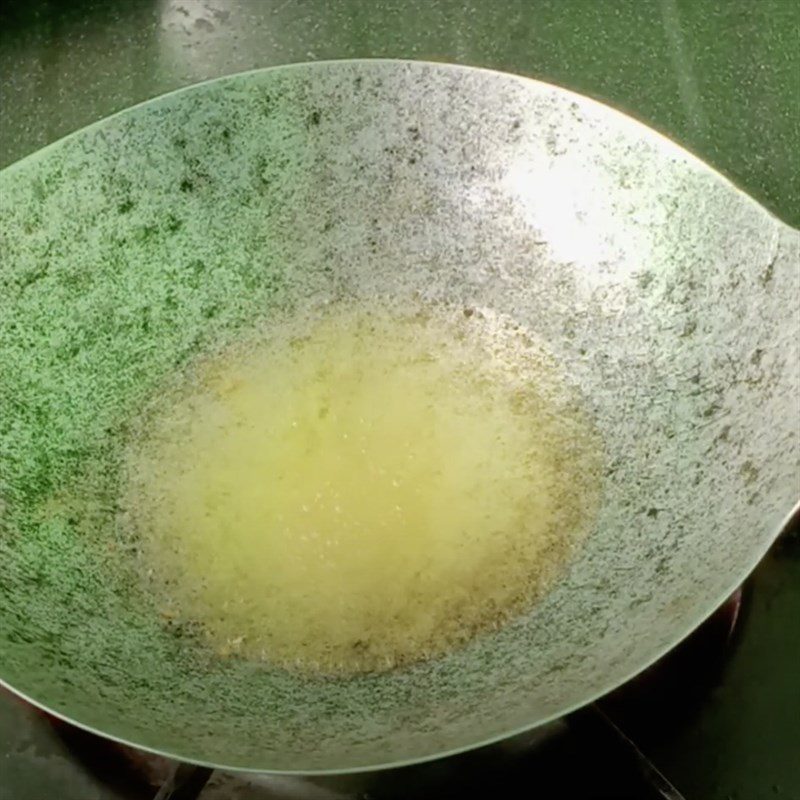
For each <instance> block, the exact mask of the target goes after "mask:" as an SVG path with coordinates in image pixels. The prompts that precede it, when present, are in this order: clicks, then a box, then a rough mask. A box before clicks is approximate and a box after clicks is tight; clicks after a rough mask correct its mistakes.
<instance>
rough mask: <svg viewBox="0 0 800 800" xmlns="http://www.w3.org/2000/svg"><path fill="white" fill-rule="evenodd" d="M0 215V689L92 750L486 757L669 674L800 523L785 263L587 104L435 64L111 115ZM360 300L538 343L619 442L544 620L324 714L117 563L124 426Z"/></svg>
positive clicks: (658, 145)
mask: <svg viewBox="0 0 800 800" xmlns="http://www.w3.org/2000/svg"><path fill="white" fill-rule="evenodd" d="M0 183H1V185H2V194H1V195H0V219H1V221H2V226H0V229H1V230H2V232H3V237H4V241H3V245H4V261H3V266H2V275H3V280H4V281H5V285H6V291H5V293H4V294H3V296H2V299H1V300H0V303H2V304H3V305H2V307H0V310H1V311H2V313H0V326H2V328H0V359H2V363H3V373H2V381H3V382H2V384H0V391H2V392H4V394H3V401H4V403H5V404H6V406H7V407H8V408H12V409H13V414H12V415H11V416H10V417H8V418H7V420H8V421H7V422H6V425H5V427H4V429H3V430H2V438H0V447H2V450H0V454H2V458H3V470H4V472H3V475H2V484H1V485H0V491H2V493H3V513H4V517H3V520H4V531H3V539H2V544H0V548H2V557H3V560H4V564H7V565H8V569H7V571H6V572H5V573H4V584H3V592H2V594H0V615H2V620H3V625H2V633H0V636H3V637H4V638H5V641H4V643H3V648H4V651H5V653H6V654H7V657H6V658H5V660H4V664H3V670H4V671H3V673H2V677H3V678H4V679H5V680H7V681H8V683H10V684H11V685H12V686H13V687H14V688H16V689H17V690H19V691H21V692H23V693H25V694H28V695H30V696H31V697H33V698H34V699H36V700H37V701H39V702H41V703H44V704H46V705H48V706H50V707H52V708H54V709H55V710H56V711H58V712H60V713H63V714H67V715H69V716H71V717H73V718H74V719H76V720H77V721H79V722H80V723H82V724H84V725H89V726H94V727H97V728H99V729H102V730H103V731H105V732H107V733H110V734H112V735H115V736H118V737H121V738H125V739H130V740H132V741H134V742H136V743H138V744H140V745H143V746H146V747H150V748H156V749H161V750H165V751H168V752H170V753H173V754H175V755H178V756H180V757H183V758H187V759H192V760H200V761H210V762H214V763H221V764H225V765H228V766H235V767H247V768H254V769H277V770H281V769H284V770H314V769H345V768H359V767H366V766H374V765H377V764H379V763H393V762H401V761H404V760H411V759H416V758H421V757H426V756H431V755H435V754H437V753H441V752H443V751H448V750H452V749H457V748H461V747H466V746H470V745H473V744H476V743H478V742H480V741H485V740H487V739H490V738H493V737H497V736H501V735H504V734H507V733H509V732H511V731H513V730H517V729H520V728H523V727H527V726H531V725H535V724H537V723H540V722H542V721H544V720H545V719H548V718H550V717H552V716H554V715H558V714H561V713H563V712H565V711H567V710H569V709H570V708H572V707H574V706H576V705H578V704H581V703H584V702H586V701H587V700H588V699H591V698H592V697H594V696H596V695H597V694H599V693H601V692H603V691H605V690H607V689H609V688H611V687H612V686H614V685H616V684H617V683H619V682H620V681H622V680H624V679H625V678H627V677H628V676H629V675H630V674H632V673H633V672H635V671H637V670H638V669H640V668H641V667H642V666H644V665H645V664H646V663H648V662H649V661H651V660H652V659H653V658H655V657H656V656H657V655H659V654H660V653H661V652H663V651H664V650H665V649H666V648H668V647H669V646H670V645H672V644H674V643H675V641H677V639H678V638H680V637H681V636H682V635H684V634H685V633H686V632H687V631H688V630H689V629H690V628H691V627H692V626H693V625H694V624H696V623H697V622H699V621H700V619H701V618H702V617H703V616H704V615H705V614H707V613H709V612H710V611H711V610H712V609H713V608H714V607H715V605H716V604H717V602H718V601H719V600H721V599H722V598H723V597H724V596H725V595H726V594H727V592H728V591H729V590H730V589H731V588H732V587H733V586H735V585H736V583H737V582H738V581H739V580H741V578H742V577H743V576H744V575H745V574H746V573H747V572H748V571H749V570H750V569H751V568H752V566H753V565H754V564H755V562H756V561H757V560H758V558H759V557H760V556H761V555H762V554H763V552H764V550H765V549H766V547H767V546H768V545H769V543H770V542H771V541H772V539H773V538H774V536H775V535H776V534H777V532H778V530H779V527H780V525H781V523H782V522H783V520H784V518H785V516H786V514H787V513H788V511H789V510H790V509H791V507H792V504H793V503H794V502H795V500H796V486H795V483H796V477H795V476H796V469H797V454H798V442H797V430H796V426H795V425H794V424H793V417H792V412H793V409H794V402H795V400H794V398H795V397H796V393H797V389H798V375H797V369H798V360H797V350H796V348H797V342H796V340H795V337H794V335H793V330H794V328H793V324H794V322H795V319H794V317H793V314H794V311H793V309H792V308H790V307H788V306H787V304H786V303H785V297H787V296H795V295H796V292H797V289H798V268H797V261H798V238H799V237H798V234H797V232H795V231H792V230H790V229H789V228H787V227H786V226H784V225H782V224H781V223H779V222H778V221H776V220H775V219H774V218H772V217H771V216H770V215H769V214H767V213H766V212H765V211H764V210H763V209H762V208H760V207H759V206H757V205H756V204H755V203H754V202H753V201H752V200H750V199H749V198H747V197H746V196H745V195H743V194H741V193H740V192H738V191H737V190H736V189H734V188H733V187H732V186H731V185H730V184H728V183H726V182H725V181H724V180H723V179H721V178H720V177H719V176H718V175H716V174H715V173H713V172H712V171H710V170H709V169H708V168H707V167H705V166H704V165H702V164H701V163H700V162H698V161H696V160H695V159H693V158H692V157H690V156H688V155H687V154H685V153H684V152H683V151H681V150H680V149H678V148H677V147H675V146H674V145H672V144H671V143H669V142H668V141H666V140H665V139H663V138H661V137H659V136H658V135H656V134H653V133H652V132H651V131H648V130H647V129H645V128H644V127H642V126H640V125H638V124H637V123H634V122H633V121H631V120H630V119H627V118H625V117H623V116H622V115H620V114H618V113H616V112H613V111H611V110H609V109H607V108H605V107H602V106H599V105H597V104H595V103H593V102H591V101H587V100H585V99H584V98H581V97H579V96H576V95H573V94H570V93H568V92H564V91H562V90H557V89H554V88H552V87H550V86H547V85H544V84H539V83H536V82H532V81H526V80H524V79H518V78H514V77H510V76H505V75H500V74H497V73H489V72H482V71H477V70H468V69H460V68H454V67H445V66H432V65H424V64H409V63H397V62H394V63H388V62H386V63H378V62H358V63H334V64H319V65H309V66H305V67H295V68H287V69H278V70H273V71H265V72H259V73H252V74H248V75H242V76H238V77H234V78H230V79H225V80H222V81H219V82H214V83H211V84H206V85H203V86H200V87H197V88H194V89H190V90H187V91H185V92H181V93H177V94H173V95H169V96H167V97H165V98H162V99H160V100H157V101H154V102H153V103H150V104H147V105H145V106H141V107H139V108H136V109H133V110H132V111H130V112H126V113H124V114H121V115H118V116H116V117H114V118H112V119H110V120H107V121H105V122H103V123H100V124H99V125H97V126H93V127H92V128H90V129H87V130H86V131H84V132H81V133H80V134H78V135H77V136H74V137H71V138H69V139H67V140H65V141H63V142H61V143H58V144H57V145H55V146H53V147H51V148H49V149H47V150H45V151H43V152H42V153H39V154H37V155H36V156H34V157H32V158H31V159H28V160H26V161H23V162H20V163H19V164H17V165H15V166H13V167H12V168H10V169H8V170H6V171H5V172H3V173H2V175H0ZM376 294H380V295H381V296H386V295H388V296H397V297H408V296H411V295H421V296H422V297H424V298H425V299H426V300H428V301H432V302H435V301H447V302H450V303H463V304H464V305H467V306H469V307H482V306H485V307H488V308H491V309H493V310H495V311H500V312H503V313H505V314H507V315H509V316H511V317H513V318H516V319H518V320H519V321H520V322H521V323H523V324H525V325H527V326H528V327H530V328H532V329H534V330H535V331H536V333H537V334H538V335H539V336H541V337H542V338H543V339H544V340H545V341H546V342H547V343H548V345H549V346H550V348H551V349H552V350H553V351H554V353H555V354H556V355H557V356H558V357H559V358H560V359H561V361H562V363H563V364H564V366H565V369H566V371H567V373H568V374H569V375H570V377H571V378H572V380H573V381H575V383H576V384H577V385H578V387H579V388H580V389H581V390H582V392H583V394H584V395H585V396H586V397H588V398H589V399H590V406H591V411H592V413H593V414H594V416H595V418H596V420H597V424H598V427H599V429H600V431H601V433H602V435H603V437H604V439H605V444H606V458H607V464H608V470H607V475H606V484H605V504H604V507H603V510H602V512H601V515H600V518H599V520H598V524H597V529H596V531H595V532H594V534H593V535H592V537H591V538H590V540H589V543H588V545H587V547H586V548H585V550H584V551H583V552H582V554H581V556H580V557H579V558H578V560H577V561H576V563H575V564H574V565H573V567H572V569H571V571H570V573H569V575H568V576H567V577H566V579H565V580H564V581H563V582H562V584H561V585H560V586H558V587H557V588H556V590H555V591H554V592H553V593H552V594H551V595H550V596H549V597H548V598H547V599H546V601H545V602H544V603H543V604H542V605H541V606H540V607H538V608H537V609H536V610H535V611H534V612H533V613H531V614H529V615H527V616H526V617H525V618H523V619H520V620H519V621H518V622H517V623H515V624H514V625H512V626H510V627H508V628H506V629H504V630H503V631H500V632H498V633H496V634H493V635H490V636H485V637H482V638H481V639H479V640H477V641H475V642H474V643H473V644H471V645H470V646H469V647H467V648H465V649H464V650H463V651H460V652H457V653H454V654H452V655H450V656H448V657H446V658H444V659H440V660H438V661H436V662H433V663H431V664H428V665H424V666H420V667H416V668H414V669H409V670H406V671H402V672H398V673H395V674H391V675H387V676H382V677H375V678H363V679H358V680H351V681H346V682H332V681H327V682H322V681H311V680H301V679H299V678H293V677H291V676H288V675H286V674H282V673H278V672H270V671H269V670H267V669H265V668H264V667H263V666H260V665H259V666H258V667H253V666H251V665H248V664H247V663H244V662H240V663H237V662H226V663H219V662H216V661H214V660H213V659H209V658H208V657H207V655H205V654H204V653H203V651H202V648H199V647H197V646H196V645H195V644H193V643H192V642H191V641H190V640H188V641H187V640H186V639H183V640H182V639H181V638H180V637H179V636H176V631H174V630H170V626H169V625H168V624H166V625H165V624H164V623H163V621H161V620H160V619H159V616H158V613H157V609H155V608H153V607H152V606H153V603H152V601H151V600H150V598H147V597H142V596H140V593H137V588H136V585H135V583H134V582H133V580H132V577H131V575H130V574H129V573H128V572H127V571H126V569H125V566H124V565H125V561H124V559H123V558H118V557H117V556H116V555H115V554H114V553H113V552H112V553H111V554H109V552H108V547H107V544H108V543H109V542H110V541H113V526H112V525H111V522H112V520H113V512H114V508H113V497H114V496H115V493H114V490H115V486H114V479H115V475H116V467H117V466H118V458H119V437H117V436H116V435H115V430H116V428H115V426H117V425H118V423H119V422H120V421H121V420H124V418H125V416H126V414H127V415H129V414H131V413H135V410H136V408H137V407H138V404H139V403H140V402H142V401H143V399H144V398H145V397H146V396H147V393H148V390H151V389H152V387H154V386H156V385H157V384H158V381H159V379H161V378H162V377H163V376H164V375H165V374H167V373H168V371H169V370H171V369H173V368H174V367H175V365H176V364H179V363H183V362H184V361H185V360H186V359H187V358H189V357H190V356H191V355H193V354H195V353H197V352H200V351H202V350H203V349H204V348H208V347H211V346H213V345H215V344H216V343H218V342H220V341H224V340H225V339H226V338H228V337H235V336H236V335H237V334H238V333H239V332H241V331H242V330H246V329H247V327H248V326H250V325H252V324H254V323H256V322H257V321H258V320H259V319H260V318H262V317H263V316H264V315H266V314H269V313H270V310H271V309H278V308H282V309H283V308H287V307H291V306H292V304H295V303H299V302H304V301H306V300H310V299H315V300H320V299H325V300H330V299H336V298H339V297H359V298H369V297H371V296H375V295H376ZM756 411H757V412H758V413H755V412H756ZM87 467H90V469H88V471H87ZM79 477H80V480H81V481H82V483H81V484H76V483H75V481H77V480H78V478H79ZM78 485H79V486H80V488H81V490H82V492H81V497H82V498H83V499H84V500H85V498H87V497H88V498H92V502H91V503H88V504H87V503H82V504H79V511H80V513H78V514H77V515H76V513H75V505H74V504H73V503H72V502H71V500H68V499H67V500H65V497H66V498H71V497H72V496H73V495H74V494H75V493H76V486H78ZM722 500H724V502H721V501H722ZM177 633H180V632H177ZM98 697H100V698H102V702H97V698H98ZM487 707H490V708H492V714H491V715H490V716H487V714H486V713H485V709H486V708H487Z"/></svg>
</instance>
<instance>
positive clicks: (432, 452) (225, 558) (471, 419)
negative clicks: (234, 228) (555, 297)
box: [124, 307, 600, 675]
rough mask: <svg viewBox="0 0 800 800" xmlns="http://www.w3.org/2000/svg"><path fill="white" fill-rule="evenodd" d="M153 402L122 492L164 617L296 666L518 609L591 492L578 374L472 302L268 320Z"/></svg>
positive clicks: (345, 670) (250, 655) (353, 662)
mask: <svg viewBox="0 0 800 800" xmlns="http://www.w3.org/2000/svg"><path fill="white" fill-rule="evenodd" d="M143 420H144V421H143V423H142V425H141V426H140V430H139V431H138V433H137V435H136V437H135V438H134V440H133V441H132V443H131V445H130V447H129V451H128V454H127V468H126V476H127V477H126V481H127V484H126V486H127V488H126V493H125V498H124V506H125V507H126V508H127V509H128V515H129V520H130V524H131V525H132V526H133V528H134V529H135V532H136V536H137V537H138V538H139V540H140V543H141V551H142V553H143V559H144V563H145V567H146V569H145V572H146V573H147V575H148V576H149V578H148V581H149V582H150V584H151V585H152V588H153V589H154V590H155V591H156V592H157V594H158V596H159V598H160V602H161V605H162V607H163V613H164V614H165V615H169V616H171V617H175V618H178V619H181V620H185V621H191V622H192V623H194V624H195V625H196V626H199V627H200V629H201V630H202V631H203V635H204V637H205V638H206V639H207V641H208V644H210V645H211V646H212V647H213V648H214V649H215V650H216V652H217V653H218V654H219V655H222V656H237V657H241V658H247V659H255V660H264V661H268V662H270V663H272V664H275V665H279V666H282V667H286V668H290V669H293V670H299V671H302V672H312V673H318V674H320V673H321V674H333V675H351V674H356V673H364V672H371V671H383V670H387V669H391V668H393V667H397V666H402V665H406V664H410V663H412V662H415V661H419V660H421V659H425V658H429V657H433V656H437V655H441V654H443V653H444V652H446V651H448V650H451V649H453V648H455V647H457V646H459V645H460V644H462V643H464V642H466V641H467V640H469V639H470V638H471V637H473V636H474V635H475V634H476V633H478V632H480V631H482V630H485V629H489V628H492V627H495V626H498V625H500V624H502V623H503V622H505V621H507V620H508V619H510V618H511V617H513V616H514V615H515V614H519V613H521V612H523V611H525V610H527V609H529V608H530V607H531V605H532V604H533V603H534V602H535V600H536V599H537V598H539V597H540V596H541V595H542V593H543V592H544V591H545V590H546V589H547V588H548V586H550V584H551V583H552V581H553V580H554V578H555V577H556V576H557V575H558V574H559V572H560V571H561V570H562V569H563V567H564V564H565V562H566V561H567V560H568V558H569V556H570V554H571V553H572V552H573V550H574V548H575V546H576V545H577V544H578V542H579V541H580V540H581V538H582V537H583V536H584V535H585V534H586V532H587V530H588V529H589V527H590V525H591V522H592V518H593V516H594V514H595V512H596V508H597V504H598V486H599V478H598V475H599V465H600V458H599V453H600V447H599V440H598V437H597V435H596V433H595V431H594V429H593V428H592V426H591V423H590V421H589V419H588V417H587V416H586V415H585V414H584V413H583V412H582V411H581V404H580V402H579V398H578V397H577V395H576V393H575V391H574V390H573V389H571V387H570V386H569V385H568V384H567V382H565V380H564V378H563V376H562V375H561V374H560V371H559V369H558V367H557V365H556V363H555V361H554V360H553V359H552V358H551V357H550V356H549V355H547V353H546V351H545V350H544V349H543V348H542V347H541V346H540V345H539V344H537V343H536V342H535V340H534V339H533V338H532V337H531V336H530V334H529V333H528V332H527V331H525V330H524V329H521V328H519V326H517V325H514V324H512V323H510V322H509V321H508V320H506V319H503V318H500V317H497V316H495V315H491V314H489V313H488V312H482V311H480V310H473V309H446V308H445V309H429V310H424V311H423V310H419V309H417V310H413V311H411V310H407V311H399V310H398V309H392V310H388V309H385V310H379V309H378V310H376V309H372V310H370V311H364V310H360V309H357V308H352V307H342V308H339V309H328V310H327V311H324V312H318V313H316V314H309V315H307V316H306V317H305V318H303V319H297V318H295V319H294V320H292V321H288V320H284V321H283V323H277V322H276V323H275V324H274V325H272V326H270V327H268V328H265V329H264V330H263V331H260V332H259V333H258V334H257V335H253V336H251V337H249V338H248V340H247V341H246V342H243V343H241V344H239V345H236V346H234V347H231V348H228V349H227V350H224V351H222V352H219V353H217V354H216V355H215V356H209V357H206V358H204V359H201V360H199V361H198V362H196V363H195V364H194V365H193V366H192V368H191V369H190V370H189V371H188V372H187V373H186V374H184V375H183V376H182V377H181V379H180V380H177V381H175V382H174V385H173V386H172V388H171V389H170V390H165V391H164V392H163V396H162V397H161V399H159V401H157V402H156V403H155V404H154V406H153V408H152V409H151V410H150V412H149V413H148V414H147V415H145V416H144V417H143Z"/></svg>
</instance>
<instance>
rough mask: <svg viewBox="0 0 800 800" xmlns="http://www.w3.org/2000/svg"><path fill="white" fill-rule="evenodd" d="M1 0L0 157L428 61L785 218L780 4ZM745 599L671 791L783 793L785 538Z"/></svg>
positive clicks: (787, 759)
mask: <svg viewBox="0 0 800 800" xmlns="http://www.w3.org/2000/svg"><path fill="white" fill-rule="evenodd" d="M8 5H9V6H10V7H8V8H6V9H5V10H3V11H0V166H2V165H5V164H8V163H11V162H13V161H15V160H17V159H18V158H21V157H22V156H24V155H26V154H27V153H30V152H32V151H34V150H36V149H38V148H40V147H42V146H43V145H45V144H47V143H49V142H52V141H54V140H55V139H57V138H59V137H61V136H63V135H64V134H66V133H68V132H70V131H72V130H74V129H76V128H79V127H81V126H83V125H86V124H88V123H90V122H93V121H95V120H97V119H99V118H101V117H104V116H106V115H108V114H110V113H112V112H114V111H116V110H119V109H122V108H124V107H126V106H129V105H132V104H133V103H136V102H139V101H141V100H144V99H147V98H149V97H153V96H155V95H158V94H161V93H163V92H166V91H169V90H171V89H174V88H177V87H179V86H184V85H187V84H191V83H194V82H196V81H199V80H204V79H207V78H211V77H215V76H218V75H223V74H227V73H232V72H238V71H241V70H246V69H252V68H256V67H264V66H269V65H274V64H281V63H287V62H297V61H308V60H319V59H328V58H346V57H370V56H382V57H403V58H417V59H433V60H441V61H453V62H459V63H465V64H473V65H481V66H487V67H492V68H496V69H501V70H506V71H511V72H517V73H521V74H526V75H530V76H533V77H536V78H540V79H542V80H546V81H551V82H553V83H557V84H560V85H563V86H566V87H568V88H570V89H574V90H577V91H579V92H582V93H585V94H588V95H590V96H592V97H596V98H598V99H601V100H604V101H606V102H608V103H610V104H611V105H613V106H616V107H617V108H620V109H623V110H626V111H627V112H629V113H630V114H632V115H633V116H635V117H637V118H638V119H641V120H642V121H644V122H646V123H648V124H650V125H652V126H653V127H655V128H657V129H659V130H661V131H662V132H664V133H666V134H667V135H669V136H671V137H672V138H673V139H675V140H677V141H678V142H680V143H682V144H683V145H684V146H686V147H687V148H688V149H690V150H692V151H693V152H695V153H696V154H698V155H699V156H700V157H701V158H703V159H704V160H706V161H707V162H709V163H711V164H712V165H714V166H715V167H716V168H717V169H719V170H720V171H721V172H723V173H725V174H726V175H728V176H729V177H730V178H731V179H732V180H733V181H734V182H735V183H737V184H738V185H739V186H741V187H742V188H743V189H745V190H746V191H747V192H749V193H750V194H752V195H753V196H754V197H756V198H757V199H758V200H760V201H761V202H762V203H764V204H765V205H766V206H768V207H769V208H770V209H772V210H773V211H774V212H775V213H776V214H777V215H778V216H779V217H781V218H782V219H783V220H785V221H786V222H789V223H790V224H793V225H795V226H800V155H799V150H800V0H527V2H525V0H505V1H504V2H499V3H497V4H490V3H488V2H478V0H460V1H459V2H450V0H431V1H430V2H425V0H411V1H410V2H405V3H403V2H388V1H387V0H377V1H376V2H369V1H368V0H329V1H328V2H322V0H316V2H314V1H312V0H124V1H123V0H119V1H118V2H115V1H114V0H91V1H90V0H72V2H66V1H65V2H58V1H57V0H49V1H48V0H27V1H25V0H22V1H21V2H18V1H17V0H11V2H10V3H9V4H8ZM794 302H796V298H795V299H794ZM799 333H800V332H799ZM798 494H800V486H799V487H798ZM754 596H755V600H754V605H753V610H752V613H751V615H750V619H749V620H748V623H747V628H746V629H745V632H744V637H743V640H742V643H741V647H740V648H739V649H738V650H737V652H736V654H735V657H734V658H733V660H732V662H731V663H730V664H729V667H728V672H727V674H726V680H725V683H724V685H723V686H722V687H721V688H720V689H719V690H718V691H717V692H715V693H714V694H713V695H712V696H711V697H710V698H709V699H708V702H707V704H706V707H705V708H704V710H703V712H702V713H701V714H700V715H699V716H698V717H697V718H696V720H694V721H693V722H692V723H691V725H689V726H688V728H687V729H686V732H685V734H684V736H683V737H681V738H680V740H678V741H673V742H671V743H670V744H669V745H665V746H663V747H661V748H659V751H658V752H655V753H652V754H651V755H652V756H653V758H654V759H655V761H656V763H657V764H658V765H659V766H660V767H661V768H662V769H663V771H664V772H665V773H666V774H667V775H669V776H670V779H671V780H672V781H673V782H674V783H675V784H676V785H677V786H678V787H679V788H680V789H681V790H682V791H683V792H684V793H685V794H686V796H687V797H688V798H699V799H702V800H731V799H733V798H736V800H760V799H762V798H775V797H778V798H784V799H786V798H800V761H798V758H797V753H798V752H800V680H798V678H797V675H796V673H797V669H796V665H797V664H798V663H800V626H798V619H800V559H798V558H797V539H795V540H794V541H792V542H790V543H789V544H788V546H784V547H782V548H780V549H779V550H778V551H777V552H776V553H774V554H772V555H771V556H769V557H768V559H767V560H766V561H765V563H764V564H762V566H761V567H760V568H759V570H758V571H757V573H756V577H755V595H754ZM1 769H2V762H0V770H1ZM0 796H2V791H0ZM16 796H18V797H19V795H16ZM20 800H32V799H31V798H26V797H25V796H24V795H22V797H21V798H20Z"/></svg>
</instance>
